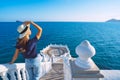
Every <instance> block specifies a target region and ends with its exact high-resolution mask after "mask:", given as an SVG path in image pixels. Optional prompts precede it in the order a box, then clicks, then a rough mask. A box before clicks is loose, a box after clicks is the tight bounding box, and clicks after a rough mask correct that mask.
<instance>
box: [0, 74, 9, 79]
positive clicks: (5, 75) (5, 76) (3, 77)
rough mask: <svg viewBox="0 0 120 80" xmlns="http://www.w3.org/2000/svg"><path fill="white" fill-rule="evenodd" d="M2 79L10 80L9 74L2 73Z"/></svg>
mask: <svg viewBox="0 0 120 80" xmlns="http://www.w3.org/2000/svg"><path fill="white" fill-rule="evenodd" d="M1 78H2V79H3V80H9V79H8V77H7V72H2V73H1Z"/></svg>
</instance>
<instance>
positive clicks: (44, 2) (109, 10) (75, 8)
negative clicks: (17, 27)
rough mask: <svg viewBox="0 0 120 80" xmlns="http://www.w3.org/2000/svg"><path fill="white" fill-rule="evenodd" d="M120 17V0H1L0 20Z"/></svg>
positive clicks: (89, 19)
mask: <svg viewBox="0 0 120 80" xmlns="http://www.w3.org/2000/svg"><path fill="white" fill-rule="evenodd" d="M111 18H116V19H120V0H1V1H0V21H16V20H21V21H25V20H33V21H95V22H97V21H100V22H101V21H106V20H108V19H111Z"/></svg>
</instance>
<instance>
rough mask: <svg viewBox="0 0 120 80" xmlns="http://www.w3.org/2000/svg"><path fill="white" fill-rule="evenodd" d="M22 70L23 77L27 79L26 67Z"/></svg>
mask: <svg viewBox="0 0 120 80" xmlns="http://www.w3.org/2000/svg"><path fill="white" fill-rule="evenodd" d="M21 71H22V79H23V80H26V71H25V69H22V70H21Z"/></svg>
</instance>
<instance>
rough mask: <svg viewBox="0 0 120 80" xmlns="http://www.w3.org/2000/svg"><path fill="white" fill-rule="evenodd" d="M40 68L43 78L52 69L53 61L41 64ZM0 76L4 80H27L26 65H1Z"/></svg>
mask: <svg viewBox="0 0 120 80" xmlns="http://www.w3.org/2000/svg"><path fill="white" fill-rule="evenodd" d="M40 66H41V77H42V76H43V75H45V74H46V73H47V72H49V71H50V69H51V68H52V66H51V61H49V62H41V64H40ZM8 75H9V78H8ZM0 76H1V78H2V79H3V80H27V74H26V70H25V63H14V64H0Z"/></svg>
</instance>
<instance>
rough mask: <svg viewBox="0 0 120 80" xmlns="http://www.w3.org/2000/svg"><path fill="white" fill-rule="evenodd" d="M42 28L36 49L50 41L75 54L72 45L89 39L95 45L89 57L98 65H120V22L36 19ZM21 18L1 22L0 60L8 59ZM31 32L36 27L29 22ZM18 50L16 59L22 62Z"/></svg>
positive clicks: (33, 32) (74, 55) (110, 67)
mask: <svg viewBox="0 0 120 80" xmlns="http://www.w3.org/2000/svg"><path fill="white" fill-rule="evenodd" d="M36 23H37V24H38V25H40V26H41V27H42V29H43V33H42V36H41V38H40V40H39V42H38V45H37V52H38V53H39V52H40V50H42V49H43V48H45V47H46V46H47V45H49V44H58V45H67V46H68V48H69V50H70V54H71V56H72V57H78V56H77V55H76V52H75V48H76V46H77V45H79V44H80V43H81V42H82V41H84V40H88V41H90V43H91V44H92V45H93V46H94V47H95V49H96V55H95V56H93V57H92V59H93V61H94V62H95V64H96V65H97V66H98V67H99V68H100V69H120V23H119V22H36ZM20 24H21V23H20V22H0V64H5V63H9V62H10V61H11V59H12V57H13V55H14V52H15V45H16V40H17V38H18V36H19V34H18V33H17V27H18V26H19V25H20ZM31 29H32V35H31V38H32V37H34V36H35V34H36V32H37V30H36V29H35V28H34V26H32V25H31ZM23 62H24V58H23V56H22V55H21V54H19V56H18V59H17V60H16V63H23Z"/></svg>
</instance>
